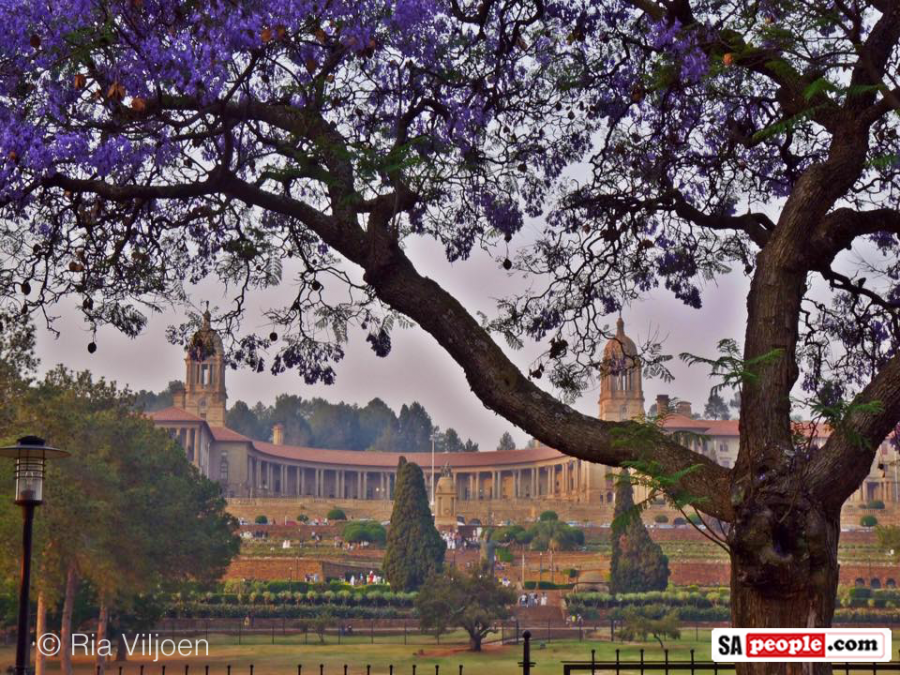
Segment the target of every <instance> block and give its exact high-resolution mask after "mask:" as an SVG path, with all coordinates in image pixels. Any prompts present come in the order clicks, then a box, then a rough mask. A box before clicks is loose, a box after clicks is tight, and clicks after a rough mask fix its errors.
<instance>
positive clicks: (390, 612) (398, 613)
mask: <svg viewBox="0 0 900 675" xmlns="http://www.w3.org/2000/svg"><path fill="white" fill-rule="evenodd" d="M166 614H167V616H169V617H179V618H193V619H243V618H245V617H248V616H252V617H256V618H262V619H270V618H278V619H280V618H285V619H314V618H316V617H319V616H322V615H331V616H334V617H336V618H339V619H402V618H404V617H410V616H412V614H413V610H412V608H409V607H406V608H399V607H355V606H351V605H340V604H336V603H335V604H323V605H315V606H313V605H208V604H205V603H199V602H188V603H184V604H183V605H179V606H177V607H171V608H169V610H168V611H167V612H166Z"/></svg>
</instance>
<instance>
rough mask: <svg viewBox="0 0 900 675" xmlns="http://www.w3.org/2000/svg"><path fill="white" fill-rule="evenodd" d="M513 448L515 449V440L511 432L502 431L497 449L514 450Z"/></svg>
mask: <svg viewBox="0 0 900 675" xmlns="http://www.w3.org/2000/svg"><path fill="white" fill-rule="evenodd" d="M515 449H516V442H515V440H514V439H513V437H512V434H510V433H509V432H508V431H504V432H503V435H502V436H501V437H500V441H499V442H498V443H497V450H498V451H501V452H502V451H504V450H515Z"/></svg>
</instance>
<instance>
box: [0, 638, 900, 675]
mask: <svg viewBox="0 0 900 675" xmlns="http://www.w3.org/2000/svg"><path fill="white" fill-rule="evenodd" d="M603 637H604V638H606V637H608V636H607V635H604V636H603ZM697 637H698V638H699V639H696V640H695V636H694V631H693V630H686V631H685V634H684V639H681V640H668V641H666V647H667V648H668V650H669V659H670V660H673V661H674V660H680V659H684V660H687V659H689V658H690V650H691V649H694V650H695V652H694V656H695V659H697V660H708V659H709V655H710V633H709V631H708V630H701V631H700V632H699V635H698V636H697ZM445 638H446V639H442V644H441V645H436V644H427V645H426V644H419V645H412V644H411V645H403V644H374V645H373V644H370V642H369V639H368V638H367V637H366V636H355V637H351V638H343V639H342V641H341V644H338V643H337V640H336V639H335V638H334V637H332V636H329V637H328V638H327V640H326V644H324V645H322V644H317V642H318V638H315V637H314V636H310V638H309V640H310V642H309V644H306V643H305V639H304V638H303V637H302V636H287V637H281V636H277V637H276V638H275V644H274V645H273V644H271V641H270V640H269V639H267V638H263V637H262V636H256V637H254V638H252V639H251V642H250V644H248V643H247V638H244V640H243V644H241V645H238V644H237V641H236V639H235V638H234V636H230V635H229V636H226V635H220V634H210V636H209V655H208V656H199V657H191V658H187V659H185V658H162V659H161V660H160V661H157V662H154V661H153V659H152V657H147V658H143V659H139V658H131V659H129V661H127V662H124V663H115V662H113V663H112V664H111V667H110V668H109V670H108V671H107V672H108V675H118V673H119V667H120V666H121V667H122V673H123V675H139V674H140V672H141V670H140V667H141V665H143V666H144V669H143V675H162V674H163V672H165V675H185V673H186V672H187V673H188V675H206V668H207V666H208V668H209V671H208V672H209V675H228V673H229V670H228V666H231V670H230V673H231V675H250V673H251V665H252V666H253V671H252V672H253V675H295V674H296V673H298V666H302V673H303V675H318V673H319V672H320V665H321V666H323V670H322V672H324V673H325V675H343V673H344V666H345V665H346V666H347V670H346V672H347V675H366V673H367V666H370V667H371V670H370V673H371V675H381V674H382V673H384V674H387V673H389V672H390V666H391V665H393V672H394V673H397V675H411V674H412V673H413V672H414V671H413V668H414V667H415V672H416V674H417V675H432V673H435V672H436V670H435V666H439V673H440V674H441V675H458V673H459V667H460V665H461V666H463V674H464V675H467V674H471V675H480V674H484V675H506V674H512V673H519V672H521V667H520V666H519V662H520V661H521V660H522V648H521V646H515V645H503V646H501V645H486V646H485V648H484V651H482V652H481V653H472V652H468V651H467V650H466V645H465V644H464V643H463V640H464V636H463V635H462V634H460V633H454V634H451V635H449V636H445ZM898 638H900V635H898V633H896V632H895V634H894V646H895V651H894V653H895V654H896V647H897V646H898V645H900V642H898ZM447 643H449V644H447ZM532 646H533V648H532V661H533V662H535V666H534V668H533V669H532V673H535V674H536V675H551V674H557V675H561V674H562V670H563V669H562V662H563V661H570V660H575V661H581V660H589V659H590V656H591V650H592V649H593V650H596V658H597V660H598V661H602V660H615V658H616V650H617V649H618V650H619V656H620V658H621V659H622V660H623V661H624V660H637V659H639V658H640V650H641V649H644V650H645V651H644V658H645V659H647V660H656V659H659V660H662V658H663V653H662V650H661V649H660V648H659V644H658V643H656V642H652V643H646V644H636V643H629V644H620V643H615V644H614V643H610V642H609V641H608V639H585V641H583V642H581V641H576V640H561V641H551V642H546V641H541V640H534V641H533V642H532ZM895 658H896V657H895ZM13 661H14V651H13V649H12V647H0V672H2V671H4V670H5V669H6V666H7V665H10V664H12V663H13ZM163 666H165V671H163ZM185 666H188V667H189V669H188V671H185ZM58 670H59V666H58V663H57V662H55V661H52V662H51V663H50V666H49V668H48V671H49V672H50V673H57V672H58ZM94 672H95V671H94V663H93V661H92V660H90V659H87V658H79V659H77V660H76V673H77V674H78V675H91V674H92V673H94ZM697 672H701V671H697ZM709 672H712V671H709Z"/></svg>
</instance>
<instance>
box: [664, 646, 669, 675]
mask: <svg viewBox="0 0 900 675" xmlns="http://www.w3.org/2000/svg"><path fill="white" fill-rule="evenodd" d="M663 654H665V657H666V675H669V650H668V649H663Z"/></svg>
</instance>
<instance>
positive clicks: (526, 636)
mask: <svg viewBox="0 0 900 675" xmlns="http://www.w3.org/2000/svg"><path fill="white" fill-rule="evenodd" d="M522 675H531V631H529V630H526V631H525V632H524V633H522Z"/></svg>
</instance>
